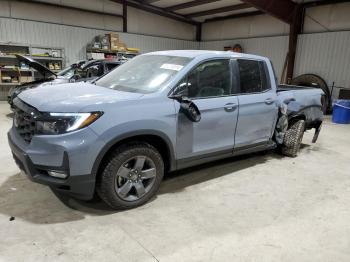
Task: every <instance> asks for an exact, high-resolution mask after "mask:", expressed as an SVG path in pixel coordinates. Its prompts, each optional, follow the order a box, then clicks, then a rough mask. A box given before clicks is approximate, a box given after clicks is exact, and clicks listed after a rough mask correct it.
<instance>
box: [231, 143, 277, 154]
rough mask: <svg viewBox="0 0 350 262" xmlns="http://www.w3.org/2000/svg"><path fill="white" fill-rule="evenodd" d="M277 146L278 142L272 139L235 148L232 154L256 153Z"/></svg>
mask: <svg viewBox="0 0 350 262" xmlns="http://www.w3.org/2000/svg"><path fill="white" fill-rule="evenodd" d="M276 147H277V145H276V143H275V142H274V141H272V140H270V141H269V142H267V143H266V142H264V143H259V144H255V145H251V146H245V147H242V148H237V149H233V152H232V154H233V155H234V156H239V155H245V154H250V153H255V152H259V151H264V150H270V149H275V148H276Z"/></svg>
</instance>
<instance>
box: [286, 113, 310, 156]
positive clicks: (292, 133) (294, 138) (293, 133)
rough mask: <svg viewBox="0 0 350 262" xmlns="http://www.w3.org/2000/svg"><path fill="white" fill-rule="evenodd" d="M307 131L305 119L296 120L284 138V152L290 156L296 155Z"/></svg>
mask: <svg viewBox="0 0 350 262" xmlns="http://www.w3.org/2000/svg"><path fill="white" fill-rule="evenodd" d="M304 131H305V121H304V120H298V121H296V122H294V123H293V124H292V125H291V126H290V128H289V129H288V130H287V131H286V133H285V135H284V138H283V145H282V154H283V155H286V156H290V157H296V156H297V154H298V152H299V149H300V144H301V141H302V140H303V136H304Z"/></svg>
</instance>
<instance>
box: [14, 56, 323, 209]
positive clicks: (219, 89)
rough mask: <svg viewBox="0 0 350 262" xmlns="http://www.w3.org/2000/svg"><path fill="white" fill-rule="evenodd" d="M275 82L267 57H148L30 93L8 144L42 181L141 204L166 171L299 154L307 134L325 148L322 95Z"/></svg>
mask: <svg viewBox="0 0 350 262" xmlns="http://www.w3.org/2000/svg"><path fill="white" fill-rule="evenodd" d="M275 79H276V78H275V75H274V71H273V67H272V64H271V62H270V60H269V59H267V58H265V57H260V56H254V55H247V54H238V53H232V52H215V51H194V50H191V51H190V50H188V51H186V50H185V51H161V52H153V53H148V54H144V55H141V56H138V57H136V58H134V59H133V60H130V61H128V62H126V63H125V64H123V65H121V66H120V67H118V68H117V69H115V70H113V71H112V72H110V73H109V74H107V75H105V76H104V77H102V78H100V79H99V80H98V81H96V82H94V83H93V84H92V83H74V84H72V83H71V84H62V85H59V86H55V87H54V88H52V86H45V87H42V88H38V89H31V90H26V91H24V92H23V93H21V94H20V95H19V96H18V97H17V98H16V99H15V100H14V112H15V113H14V120H13V127H12V128H11V129H10V131H9V133H8V140H9V144H10V147H11V149H12V153H13V156H14V159H15V161H16V163H17V164H18V166H19V167H20V169H21V170H23V171H24V172H25V173H26V175H27V176H28V178H29V179H31V180H32V181H34V182H38V183H42V184H46V185H49V186H50V187H51V188H52V189H53V190H54V191H55V192H59V193H64V194H69V195H70V196H73V197H76V198H80V199H85V200H88V199H91V198H92V197H93V196H94V194H95V192H96V193H97V194H98V195H99V196H100V197H101V198H102V199H103V200H104V201H105V202H106V203H107V204H108V205H110V206H111V207H112V208H116V209H126V208H132V207H136V206H139V205H141V204H143V203H145V202H146V201H148V200H149V199H150V198H151V197H152V196H154V195H155V194H156V192H157V190H158V188H159V186H160V182H161V180H162V178H163V176H164V173H166V172H170V171H174V170H178V169H182V168H186V167H189V166H193V165H198V164H201V163H205V162H208V161H212V160H216V159H221V158H227V157H232V156H235V155H240V154H246V153H251V152H256V151H261V150H267V149H274V148H278V149H279V150H280V152H281V153H283V154H285V155H288V156H292V157H294V156H296V155H297V152H298V150H299V146H300V143H301V140H302V137H303V133H304V131H305V130H307V129H312V128H315V135H314V140H313V142H316V139H317V136H318V134H319V131H320V128H321V124H322V118H323V113H322V110H321V106H322V102H321V101H322V96H323V93H322V91H321V90H320V89H312V88H305V89H300V87H298V88H293V86H280V87H278V86H277V84H276V81H275Z"/></svg>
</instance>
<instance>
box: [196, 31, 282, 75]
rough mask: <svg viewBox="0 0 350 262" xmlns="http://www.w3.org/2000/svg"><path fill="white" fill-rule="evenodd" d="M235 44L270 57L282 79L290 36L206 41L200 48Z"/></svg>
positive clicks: (214, 47)
mask: <svg viewBox="0 0 350 262" xmlns="http://www.w3.org/2000/svg"><path fill="white" fill-rule="evenodd" d="M235 44H240V45H241V46H242V47H243V49H244V52H245V53H250V54H256V55H261V56H266V57H269V58H270V59H271V61H272V62H273V64H274V67H275V70H276V74H277V77H278V79H280V76H281V73H282V68H283V64H284V61H285V58H286V55H287V51H288V36H274V37H262V38H247V39H234V40H220V41H205V42H201V43H200V49H203V50H224V46H233V45H235Z"/></svg>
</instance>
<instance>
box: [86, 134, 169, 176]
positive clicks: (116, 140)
mask: <svg viewBox="0 0 350 262" xmlns="http://www.w3.org/2000/svg"><path fill="white" fill-rule="evenodd" d="M137 136H156V137H159V138H161V139H162V140H163V141H164V142H165V143H166V145H167V147H168V148H167V149H168V151H169V167H170V170H175V169H176V159H175V150H174V147H173V145H172V143H171V140H170V138H169V137H168V136H167V135H165V134H164V133H162V132H160V131H157V130H147V129H145V130H138V131H133V132H128V133H126V134H123V135H120V136H117V137H115V138H113V139H111V140H110V141H109V142H107V143H106V144H105V145H104V146H103V148H102V149H101V150H100V152H99V153H98V155H97V157H96V159H95V162H94V164H93V167H92V172H91V174H92V175H93V177H94V178H96V176H97V173H98V169H99V167H100V164H101V162H102V160H103V158H104V157H105V156H106V154H107V152H108V151H109V150H110V149H111V148H112V147H113V146H114V145H116V144H117V143H119V142H120V141H123V140H125V139H131V138H133V137H137Z"/></svg>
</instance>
